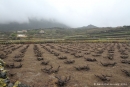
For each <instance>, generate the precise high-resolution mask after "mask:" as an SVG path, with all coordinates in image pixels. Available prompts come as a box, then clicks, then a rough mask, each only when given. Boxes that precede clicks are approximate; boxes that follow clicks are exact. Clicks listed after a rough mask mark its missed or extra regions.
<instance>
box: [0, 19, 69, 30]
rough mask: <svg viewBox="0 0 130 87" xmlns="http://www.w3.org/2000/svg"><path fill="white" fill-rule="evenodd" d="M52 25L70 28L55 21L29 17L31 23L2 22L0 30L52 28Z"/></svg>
mask: <svg viewBox="0 0 130 87" xmlns="http://www.w3.org/2000/svg"><path fill="white" fill-rule="evenodd" d="M52 27H60V28H68V26H67V25H64V24H62V23H58V22H55V21H47V20H44V19H42V20H36V19H29V23H22V24H20V23H17V22H11V23H9V24H0V31H14V30H23V29H39V28H52Z"/></svg>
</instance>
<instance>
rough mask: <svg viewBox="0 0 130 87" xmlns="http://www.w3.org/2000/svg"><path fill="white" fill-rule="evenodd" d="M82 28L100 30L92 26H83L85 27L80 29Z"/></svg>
mask: <svg viewBox="0 0 130 87" xmlns="http://www.w3.org/2000/svg"><path fill="white" fill-rule="evenodd" d="M80 28H86V29H93V28H98V27H96V26H94V25H92V24H90V25H88V26H83V27H80Z"/></svg>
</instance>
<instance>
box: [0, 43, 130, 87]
mask: <svg viewBox="0 0 130 87" xmlns="http://www.w3.org/2000/svg"><path fill="white" fill-rule="evenodd" d="M11 45H14V46H15V47H18V46H20V45H21V44H11ZM11 45H9V46H11ZM36 45H37V46H38V48H39V50H40V51H41V52H43V54H42V57H43V58H44V60H49V61H50V62H49V65H52V66H53V67H54V69H55V68H57V67H58V66H59V65H60V66H61V67H60V69H59V72H58V73H52V74H47V73H45V72H42V71H41V69H42V68H45V67H50V66H49V65H42V64H41V61H38V60H37V57H36V56H35V54H34V50H33V47H34V44H29V47H28V48H27V50H26V52H25V54H24V55H25V56H24V57H23V59H24V60H23V61H22V62H21V64H23V66H22V68H13V69H10V68H6V69H7V70H9V72H11V73H16V75H15V76H13V77H10V79H11V80H12V81H15V80H19V81H21V82H22V83H25V84H28V85H31V86H34V87H57V86H56V84H55V82H56V81H57V79H56V78H55V76H61V77H62V78H64V77H65V76H71V79H70V81H69V82H68V83H67V86H66V87H129V86H130V77H128V76H127V75H125V73H123V72H122V71H121V70H122V69H125V70H128V71H130V64H123V63H121V62H120V60H122V58H121V57H120V56H121V55H122V54H121V52H119V50H123V51H124V53H126V54H127V55H128V58H127V59H125V60H130V45H129V44H127V43H119V44H118V43H105V44H104V43H46V44H36ZM4 46H5V45H1V47H4ZM9 46H5V47H4V50H10V49H11V48H7V47H9ZM26 46H27V44H24V45H23V46H22V47H20V48H18V49H16V50H15V51H12V53H10V54H8V57H7V58H5V59H3V60H4V61H5V62H6V63H7V64H8V63H14V64H15V65H18V64H20V63H19V62H15V61H14V60H13V58H14V56H15V55H17V54H19V53H20V50H21V49H22V48H24V47H26ZM43 46H45V47H47V48H49V49H50V50H53V51H54V52H57V53H59V54H60V55H59V56H66V57H67V58H68V59H71V60H75V63H74V64H65V63H64V61H65V60H60V59H58V57H57V56H54V54H53V53H50V52H48V51H47V50H46V49H45V48H43ZM117 46H120V48H119V49H118V47H117ZM110 48H112V49H113V50H114V51H113V52H114V53H113V54H114V59H113V60H110V59H108V58H107V57H106V56H107V54H108V50H109V49H110ZM71 49H73V51H72V50H71ZM100 50H103V53H101V56H93V55H94V54H97V53H96V52H97V51H100ZM65 51H68V52H69V53H65ZM72 52H75V53H76V54H77V55H82V57H80V58H76V57H75V56H74V55H71V53H72ZM1 53H4V52H3V50H2V49H1ZM87 53H88V54H87ZM84 57H85V58H95V59H96V60H97V61H96V62H89V61H85V59H84ZM100 61H101V62H103V63H106V62H112V63H113V62H116V63H117V64H116V65H115V66H113V67H104V66H102V65H101V63H100ZM85 65H88V66H89V67H90V70H89V71H77V70H76V69H75V68H74V66H85ZM101 74H104V75H112V77H110V81H109V82H107V83H109V84H110V83H111V84H113V85H108V86H105V85H100V84H102V83H105V82H103V81H102V80H100V79H99V78H97V77H96V76H95V75H101ZM95 84H96V85H95ZM116 84H119V85H116Z"/></svg>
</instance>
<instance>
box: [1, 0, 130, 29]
mask: <svg viewBox="0 0 130 87" xmlns="http://www.w3.org/2000/svg"><path fill="white" fill-rule="evenodd" d="M28 18H37V19H39V20H40V19H47V20H50V19H51V20H52V19H53V20H55V21H58V22H61V23H64V24H66V25H69V26H70V27H81V26H87V25H89V24H93V25H95V26H98V27H105V26H113V27H115V26H122V25H130V0H0V23H9V22H19V23H23V22H28Z"/></svg>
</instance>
